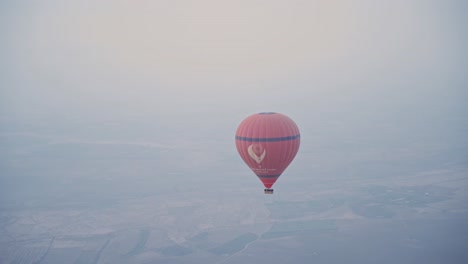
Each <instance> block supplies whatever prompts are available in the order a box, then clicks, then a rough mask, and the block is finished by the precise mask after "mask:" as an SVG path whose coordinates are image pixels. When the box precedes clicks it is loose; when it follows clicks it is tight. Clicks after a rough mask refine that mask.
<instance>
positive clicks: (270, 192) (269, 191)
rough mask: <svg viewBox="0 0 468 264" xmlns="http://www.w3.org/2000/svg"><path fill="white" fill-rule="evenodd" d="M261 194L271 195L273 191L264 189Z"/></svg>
mask: <svg viewBox="0 0 468 264" xmlns="http://www.w3.org/2000/svg"><path fill="white" fill-rule="evenodd" d="M263 192H264V193H265V194H273V189H264V190H263Z"/></svg>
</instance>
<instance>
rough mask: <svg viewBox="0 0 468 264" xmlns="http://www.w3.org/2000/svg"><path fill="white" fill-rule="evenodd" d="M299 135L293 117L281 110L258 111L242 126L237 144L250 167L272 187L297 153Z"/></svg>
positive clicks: (237, 134)
mask: <svg viewBox="0 0 468 264" xmlns="http://www.w3.org/2000/svg"><path fill="white" fill-rule="evenodd" d="M300 138H301V136H300V133H299V128H298V127H297V125H296V124H295V123H294V121H293V120H292V119H291V118H289V117H287V116H285V115H283V114H279V113H272V112H267V113H259V114H254V115H251V116H249V117H247V118H246V119H244V121H242V123H241V124H240V125H239V127H238V128H237V132H236V147H237V151H238V152H239V154H240V156H241V157H242V159H243V160H244V162H245V163H246V164H247V166H249V167H250V169H252V171H253V172H254V173H255V174H256V175H257V176H258V178H259V179H260V180H261V181H262V182H263V185H265V187H266V188H268V189H269V188H271V187H272V186H273V184H274V183H275V182H276V180H277V179H278V177H279V176H280V175H281V173H283V171H284V170H285V169H286V168H287V167H288V165H289V164H290V163H291V161H292V160H293V159H294V157H295V156H296V154H297V151H298V150H299V145H300ZM271 191H272V190H271Z"/></svg>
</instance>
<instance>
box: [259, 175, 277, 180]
mask: <svg viewBox="0 0 468 264" xmlns="http://www.w3.org/2000/svg"><path fill="white" fill-rule="evenodd" d="M280 175H281V174H276V175H257V177H259V178H260V179H276V178H278V177H279V176H280Z"/></svg>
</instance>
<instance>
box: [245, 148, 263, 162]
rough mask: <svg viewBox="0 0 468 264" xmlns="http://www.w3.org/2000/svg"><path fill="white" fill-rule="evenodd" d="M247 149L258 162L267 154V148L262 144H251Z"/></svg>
mask: <svg viewBox="0 0 468 264" xmlns="http://www.w3.org/2000/svg"><path fill="white" fill-rule="evenodd" d="M247 151H248V152H249V156H250V157H251V158H252V159H254V160H255V161H256V162H257V163H258V164H260V162H262V160H263V159H264V158H265V155H266V150H265V149H264V148H263V146H262V145H260V144H252V145H250V146H249V148H248V149H247Z"/></svg>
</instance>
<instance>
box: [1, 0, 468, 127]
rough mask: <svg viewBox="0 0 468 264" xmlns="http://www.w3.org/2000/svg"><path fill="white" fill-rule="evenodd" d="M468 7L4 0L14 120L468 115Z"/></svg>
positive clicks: (8, 100)
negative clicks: (268, 113)
mask: <svg viewBox="0 0 468 264" xmlns="http://www.w3.org/2000/svg"><path fill="white" fill-rule="evenodd" d="M466 8H467V4H466V3H465V1H451V0H450V1H428V0H396V1H371V0H368V1H367V0H364V1H345V0H334V1H297V0H291V1H277V0H268V1H266V0H237V1H219V0H186V1H91V0H83V1H70V0H44V1H1V3H0V34H1V38H2V41H1V42H0V57H1V58H2V59H1V60H0V69H1V71H0V93H1V97H0V98H1V99H0V104H1V108H0V109H1V112H0V117H1V118H2V119H1V120H3V121H5V120H6V121H14V122H17V121H21V120H24V122H30V121H31V120H35V121H38V120H39V121H40V122H52V121H53V120H62V122H66V118H71V119H73V118H78V119H79V118H82V119H89V120H96V122H101V121H102V122H105V121H109V120H114V119H118V120H132V119H133V120H148V118H150V119H151V120H152V123H158V122H159V123H164V122H167V120H173V119H177V120H180V118H183V117H184V116H186V117H188V116H190V117H191V119H192V120H193V118H194V117H196V116H198V117H200V119H204V120H205V121H206V120H222V119H225V117H228V118H227V119H230V120H228V121H226V122H227V123H226V124H228V123H229V124H231V123H232V122H234V123H235V125H237V124H238V123H239V122H240V121H241V119H242V118H244V117H245V116H246V115H248V114H251V113H255V112H259V111H278V112H283V113H285V114H288V115H290V116H292V117H293V119H295V120H296V121H297V122H298V123H300V127H302V128H303V129H306V131H307V129H308V127H310V128H312V127H313V126H314V123H313V121H311V114H312V115H315V117H317V116H320V115H321V114H320V113H321V112H323V111H325V112H343V113H344V112H347V113H354V114H356V115H362V114H363V113H370V114H372V113H374V114H375V113H380V112H382V113H383V112H385V114H382V116H381V117H382V118H384V117H385V118H387V117H388V114H390V115H393V116H394V117H396V118H399V117H402V118H404V117H405V116H406V114H408V113H409V114H410V115H411V114H413V115H414V114H415V113H416V115H417V116H418V117H419V116H424V115H434V114H435V115H437V113H439V116H438V117H435V118H434V119H437V120H442V119H444V118H445V117H447V116H452V117H453V116H457V115H462V114H463V116H466V112H467V111H466V108H467V107H466V106H465V105H466V103H465V102H466V100H467V99H468V96H467V85H468V81H467V77H466V76H467V74H466V72H467V52H466V47H467V46H468V42H467V37H466V29H465V28H466V25H467V24H468V21H467V19H466V16H465V13H466V12H465V11H466V10H467V9H466ZM315 117H314V118H315ZM328 118H332V116H329V117H328ZM456 118H458V119H457V121H453V122H452V123H453V124H452V128H455V126H456V124H460V121H461V120H460V119H459V118H460V117H459V116H458V117H456ZM142 122H143V121H142ZM206 122H209V121H206ZM463 122H464V123H465V124H466V120H463V121H462V123H463ZM229 129H235V127H229ZM233 133H234V132H233Z"/></svg>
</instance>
